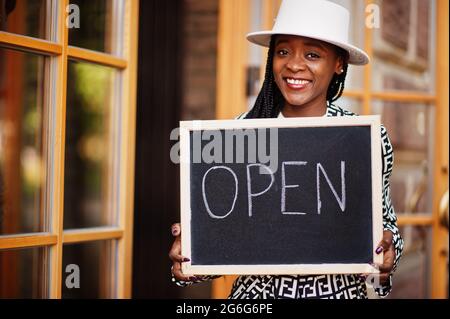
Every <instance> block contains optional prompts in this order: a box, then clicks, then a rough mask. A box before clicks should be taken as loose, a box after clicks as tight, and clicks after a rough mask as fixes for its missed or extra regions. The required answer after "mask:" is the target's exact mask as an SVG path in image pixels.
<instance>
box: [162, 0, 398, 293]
mask: <svg viewBox="0 0 450 319" xmlns="http://www.w3.org/2000/svg"><path fill="white" fill-rule="evenodd" d="M275 21H276V22H275V25H274V27H273V29H272V30H271V31H260V32H254V33H251V34H249V35H248V36H247V39H248V40H249V41H250V42H253V43H255V44H258V45H262V46H266V47H269V51H268V57H267V64H266V71H265V79H264V82H263V85H262V88H261V91H260V93H259V95H258V97H257V99H256V102H255V104H254V106H253V108H252V109H251V110H250V111H249V112H247V113H245V114H243V115H241V116H240V117H239V118H245V119H253V118H279V120H280V121H282V120H283V118H284V117H314V116H329V117H334V116H355V115H356V114H354V113H351V112H349V111H347V110H345V109H342V108H340V107H338V106H335V105H334V104H333V103H334V102H335V101H336V100H337V99H339V97H340V96H341V95H342V92H343V90H344V83H345V77H346V74H347V67H348V64H354V65H365V64H367V63H369V57H368V55H367V54H366V53H365V52H364V51H362V50H361V49H358V48H357V47H355V46H353V45H351V44H350V43H349V41H348V31H349V24H350V14H349V12H348V11H347V10H346V9H345V8H344V7H341V6H339V5H337V4H335V3H332V2H330V1H324V0H315V1H310V0H284V1H283V2H282V4H281V7H280V10H279V13H278V17H277V19H276V20H275ZM324 21H326V23H324ZM380 133H381V140H382V158H380V159H379V160H380V161H381V163H382V166H383V167H382V179H383V198H382V201H381V202H382V203H379V204H382V206H383V236H382V238H374V240H376V242H377V243H378V244H377V248H376V249H374V250H375V253H376V254H378V255H379V254H380V253H381V252H384V254H383V263H381V264H378V265H376V266H377V267H378V268H379V270H380V276H379V282H380V285H377V287H375V288H376V290H377V293H378V294H379V295H380V296H386V295H387V294H389V292H390V291H391V288H392V286H391V285H392V281H391V280H392V272H393V271H394V270H395V268H396V266H397V264H398V261H399V259H400V256H401V254H402V250H403V240H402V238H401V236H400V234H399V230H398V227H397V224H396V216H395V211H394V208H393V206H392V204H391V198H390V188H389V177H390V175H391V172H392V166H393V152H392V145H391V143H390V141H389V137H388V135H387V132H386V129H385V128H384V127H382V129H381V132H380ZM295 144H297V143H295ZM350 144H351V143H350ZM302 151H304V150H302ZM302 151H300V152H302ZM327 157H328V158H334V159H338V157H339V156H338V155H337V154H333V153H330V154H327ZM367 165H368V166H369V165H370V163H367ZM354 199H355V200H357V201H358V200H361V199H360V198H358V197H357V196H354ZM180 232H181V230H180V227H179V225H178V224H175V225H174V226H173V227H172V233H173V234H174V236H176V239H175V241H174V243H173V246H172V249H171V251H170V254H169V255H170V257H171V259H172V261H173V267H172V273H173V280H174V281H175V282H176V283H177V284H178V285H181V286H185V285H189V284H192V283H195V282H199V281H205V280H210V279H214V278H216V277H215V276H205V277H203V278H200V277H197V276H190V277H189V276H186V275H184V274H183V273H182V271H181V269H182V267H181V263H184V262H188V261H189V259H188V258H186V257H185V256H182V255H181V240H180V237H179V236H180ZM353 234H354V233H353ZM380 237H381V236H380ZM336 240H337V238H336ZM244 253H245V252H244ZM250 253H251V252H248V254H250ZM227 273H229V272H227ZM287 283H288V284H287ZM230 298H235V299H245V298H251V299H253V298H264V299H265V298H269V299H270V298H293V299H303V298H345V299H353V298H367V290H366V283H365V278H364V276H358V274H355V273H351V272H350V271H348V269H347V271H346V272H343V273H340V274H334V275H329V274H327V275H320V276H317V275H275V276H273V275H272V274H269V273H268V274H265V275H258V276H257V275H253V276H249V275H243V276H240V277H238V278H237V280H236V281H235V283H234V285H233V290H232V291H231V294H230Z"/></svg>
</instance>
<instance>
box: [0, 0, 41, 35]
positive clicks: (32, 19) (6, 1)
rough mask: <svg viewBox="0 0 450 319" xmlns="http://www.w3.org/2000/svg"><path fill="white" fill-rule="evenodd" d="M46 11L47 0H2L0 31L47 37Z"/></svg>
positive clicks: (0, 5)
mask: <svg viewBox="0 0 450 319" xmlns="http://www.w3.org/2000/svg"><path fill="white" fill-rule="evenodd" d="M48 12H49V5H48V4H47V0H2V1H0V31H7V32H11V33H17V34H23V35H27V36H30V37H35V38H42V39H48V36H49V34H50V32H49V31H48V26H46V21H49V16H48Z"/></svg>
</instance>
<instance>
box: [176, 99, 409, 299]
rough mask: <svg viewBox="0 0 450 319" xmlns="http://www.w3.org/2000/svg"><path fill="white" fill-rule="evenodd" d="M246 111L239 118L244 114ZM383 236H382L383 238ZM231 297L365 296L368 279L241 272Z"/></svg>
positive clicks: (386, 195) (398, 249)
mask: <svg viewBox="0 0 450 319" xmlns="http://www.w3.org/2000/svg"><path fill="white" fill-rule="evenodd" d="M326 116H357V114H355V113H352V112H349V111H347V110H344V109H343V108H341V107H339V106H335V105H328V107H327V114H326ZM244 117H245V114H242V115H241V116H239V117H238V119H241V118H244ZM381 141H382V156H383V158H382V161H383V166H382V174H383V179H382V182H383V196H382V200H383V203H382V204H383V227H384V230H390V231H391V232H392V234H393V243H394V246H395V253H396V257H395V261H394V269H393V271H395V269H396V268H397V265H398V262H399V260H400V257H401V255H402V251H403V239H402V237H401V236H400V233H399V229H398V227H397V217H396V215H395V211H394V207H393V205H392V201H391V194H390V184H389V177H390V175H391V173H392V168H393V164H394V153H393V148H392V144H391V142H390V140H389V137H388V134H387V131H386V128H385V127H384V126H382V127H381ZM380 240H381V238H380ZM218 277H220V276H204V277H203V278H202V279H201V280H199V281H192V282H185V281H179V280H176V279H175V278H174V277H173V276H172V281H174V282H175V283H176V284H177V285H178V286H182V287H185V286H188V285H191V284H194V283H197V282H200V281H207V280H212V279H215V278H218ZM391 289H392V274H391V275H390V277H389V280H388V283H387V284H386V285H385V286H382V287H379V288H375V291H376V292H377V294H378V295H379V296H381V297H385V296H387V295H388V294H389V293H390V291H391ZM229 298H231V299H280V298H283V299H303V298H330V299H353V298H358V299H365V298H367V288H366V282H365V280H364V279H362V278H360V276H359V275H358V274H355V275H344V274H343V275H276V276H273V275H265V276H255V275H245V276H239V277H238V278H237V279H236V281H235V282H234V284H233V288H232V290H231V293H230V295H229Z"/></svg>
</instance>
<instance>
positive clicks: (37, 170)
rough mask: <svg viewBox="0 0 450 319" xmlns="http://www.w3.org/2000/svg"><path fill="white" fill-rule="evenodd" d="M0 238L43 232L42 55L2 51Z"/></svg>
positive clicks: (0, 85) (0, 51)
mask: <svg viewBox="0 0 450 319" xmlns="http://www.w3.org/2000/svg"><path fill="white" fill-rule="evenodd" d="M0 70H2V71H1V72H0V235H5V234H14V233H27V232H38V231H43V230H44V216H43V213H44V210H43V201H42V199H43V185H44V182H45V174H44V162H45V161H44V158H43V155H44V151H43V150H44V137H43V132H44V131H45V129H44V125H43V123H44V122H43V117H44V114H45V113H46V112H45V106H44V102H43V101H44V78H45V73H46V59H45V58H44V57H42V56H38V55H34V54H30V53H22V52H18V51H14V50H8V49H2V48H0Z"/></svg>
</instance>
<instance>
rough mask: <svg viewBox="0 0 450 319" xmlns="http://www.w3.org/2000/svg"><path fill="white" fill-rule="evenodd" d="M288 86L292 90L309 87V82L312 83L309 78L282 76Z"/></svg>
mask: <svg viewBox="0 0 450 319" xmlns="http://www.w3.org/2000/svg"><path fill="white" fill-rule="evenodd" d="M284 81H285V82H286V84H287V86H288V88H290V89H292V90H303V89H306V88H308V87H309V84H311V83H312V81H311V80H307V79H301V78H294V77H286V78H284Z"/></svg>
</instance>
